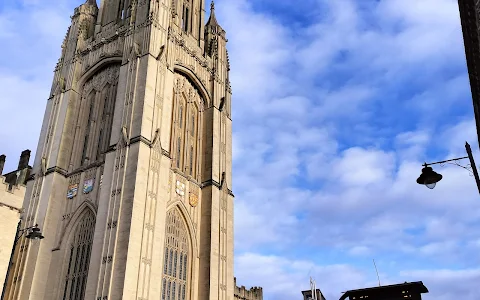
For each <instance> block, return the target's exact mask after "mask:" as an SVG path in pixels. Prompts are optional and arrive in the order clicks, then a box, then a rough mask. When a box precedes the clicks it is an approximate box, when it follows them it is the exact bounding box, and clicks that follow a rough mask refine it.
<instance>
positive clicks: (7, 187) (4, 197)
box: [0, 175, 26, 287]
mask: <svg viewBox="0 0 480 300" xmlns="http://www.w3.org/2000/svg"><path fill="white" fill-rule="evenodd" d="M5 179H6V178H5V176H1V175H0V220H1V222H0V284H2V287H3V284H4V283H5V275H6V273H7V268H8V262H9V260H10V254H11V252H12V247H13V241H14V240H15V234H16V232H17V225H18V221H19V219H20V212H21V208H22V204H23V197H24V196H25V189H26V188H25V186H23V185H11V184H9V183H8V182H6V181H5Z"/></svg>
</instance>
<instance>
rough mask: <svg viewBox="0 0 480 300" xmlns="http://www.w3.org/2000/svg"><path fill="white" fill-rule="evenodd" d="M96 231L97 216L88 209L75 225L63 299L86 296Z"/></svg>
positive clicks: (69, 299)
mask: <svg viewBox="0 0 480 300" xmlns="http://www.w3.org/2000/svg"><path fill="white" fill-rule="evenodd" d="M94 231H95V216H94V214H93V212H92V211H91V210H86V212H85V213H84V215H83V217H82V218H81V219H80V222H79V223H78V224H77V225H76V227H75V231H74V235H73V238H72V240H71V243H70V245H69V246H70V249H69V254H68V265H67V273H66V275H65V281H64V285H65V287H64V291H63V298H62V299H63V300H82V299H83V298H84V293H85V288H86V284H87V276H88V267H89V264H90V254H91V250H92V242H93V233H94Z"/></svg>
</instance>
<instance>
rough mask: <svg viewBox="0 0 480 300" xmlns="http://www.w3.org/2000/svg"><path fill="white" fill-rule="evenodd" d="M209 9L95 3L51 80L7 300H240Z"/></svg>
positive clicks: (226, 89) (221, 59)
mask: <svg viewBox="0 0 480 300" xmlns="http://www.w3.org/2000/svg"><path fill="white" fill-rule="evenodd" d="M204 5H205V4H204V1H203V0H138V1H137V0H104V1H102V2H101V3H99V5H98V4H97V3H96V1H95V0H87V1H86V2H85V3H83V4H81V5H80V6H79V7H77V8H76V9H75V10H74V13H73V16H72V17H71V19H72V22H71V26H70V27H69V29H68V32H67V34H66V37H65V40H64V42H63V45H62V52H61V57H60V59H59V62H58V64H57V66H56V68H55V72H54V79H53V84H52V89H51V93H50V96H49V97H48V100H47V105H46V110H45V116H44V119H43V125H42V129H41V134H40V138H39V143H38V147H37V152H36V157H35V163H34V166H33V170H32V174H33V175H32V176H30V178H29V181H28V184H27V190H26V196H25V200H24V204H23V206H24V213H23V215H22V220H23V221H22V227H28V226H32V225H34V224H38V225H39V227H40V228H41V230H42V233H43V235H44V236H45V238H44V239H43V240H42V241H41V242H40V243H38V244H35V243H30V242H29V241H28V240H26V239H22V240H20V242H19V244H18V246H17V249H19V250H18V253H17V254H16V256H15V257H16V259H15V262H14V267H13V269H12V271H11V278H10V282H11V284H10V285H9V287H8V289H7V291H6V299H22V300H28V299H30V300H57V299H58V300H62V299H69V300H80V299H87V300H107V299H108V300H118V299H128V300H134V299H135V300H154V299H155V300H157V299H168V300H177V299H181V300H184V299H187V300H190V299H192V300H193V299H194V300H197V299H198V300H207V299H211V300H213V299H225V300H233V297H234V281H233V194H232V191H231V188H232V175H231V174H232V173H231V172H232V128H231V124H232V123H231V89H230V83H229V75H228V74H229V62H228V53H227V50H226V43H227V39H226V36H225V31H224V30H223V29H222V28H221V27H220V26H219V24H218V22H217V20H216V18H215V12H214V6H213V3H212V5H211V13H210V18H209V20H208V22H206V23H205V9H204Z"/></svg>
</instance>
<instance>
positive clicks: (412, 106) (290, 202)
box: [0, 0, 480, 300]
mask: <svg viewBox="0 0 480 300" xmlns="http://www.w3.org/2000/svg"><path fill="white" fill-rule="evenodd" d="M47 2H48V1H47ZM47 2H45V1H32V0H28V1H27V0H25V1H20V2H18V3H17V2H16V3H13V2H12V1H10V0H8V1H6V2H3V3H2V4H0V41H1V42H2V44H3V45H4V47H3V48H2V49H1V50H0V51H1V52H2V56H3V57H9V58H10V59H8V60H4V61H2V62H1V63H0V79H1V80H0V88H1V89H2V94H1V96H0V97H1V98H0V101H1V103H2V106H0V115H1V116H2V121H3V123H4V124H14V125H15V126H9V127H10V128H12V129H11V130H9V131H7V130H3V131H2V132H1V133H0V139H1V140H2V141H9V143H2V149H0V150H1V151H5V152H6V154H7V156H8V157H9V158H10V160H9V164H7V169H8V168H10V169H12V168H13V167H14V166H15V165H16V157H17V156H18V154H19V153H20V151H21V150H23V149H24V148H30V149H32V150H34V149H35V145H36V142H37V138H38V131H39V127H40V122H41V118H42V117H43V111H44V106H45V99H46V97H47V96H48V90H49V88H50V84H51V79H52V73H51V70H52V69H53V66H54V65H55V63H56V60H57V58H58V57H57V56H58V53H59V50H60V43H61V40H62V38H63V36H64V34H65V32H66V29H67V26H68V23H69V20H68V16H69V15H70V13H71V12H72V9H73V7H75V6H76V5H78V4H79V2H81V1H75V0H69V1H67V0H64V1H55V3H53V2H52V3H49V2H48V3H47ZM216 4H217V17H218V19H219V21H220V23H221V24H222V26H223V27H224V28H225V29H226V30H227V34H228V38H229V49H230V60H231V67H232V71H231V80H232V85H233V93H234V103H233V110H234V111H233V118H234V123H233V124H234V145H233V155H234V175H233V178H234V187H233V188H234V191H235V194H236V200H235V201H236V202H235V205H236V210H235V247H236V259H235V274H236V276H237V282H238V283H239V284H243V285H247V286H248V285H249V286H259V285H260V286H262V287H263V288H264V294H265V299H289V300H290V299H300V296H301V294H300V291H301V290H304V289H308V288H309V286H308V277H309V276H313V277H315V278H316V280H317V285H318V287H319V288H321V289H322V291H323V292H324V293H325V295H326V296H327V299H329V300H331V299H338V298H339V297H340V296H341V292H344V291H346V290H348V289H355V288H362V287H367V286H375V285H376V284H377V282H376V280H377V279H376V273H375V271H374V268H373V265H372V258H375V259H376V262H377V265H378V267H379V270H380V278H381V281H382V284H389V283H399V282H403V281H417V280H423V281H424V282H425V284H426V285H427V287H428V288H429V290H430V294H429V295H427V296H426V297H425V299H427V300H428V299H456V298H458V295H462V296H461V298H462V299H466V300H470V299H472V300H473V299H475V300H476V299H478V297H479V296H480V294H479V293H478V291H477V289H476V282H477V281H478V279H480V275H479V274H480V273H479V272H480V271H479V270H478V269H474V268H473V267H474V266H476V265H478V264H480V258H479V257H478V255H477V253H478V250H479V248H480V238H479V237H480V224H479V221H478V220H480V201H479V199H478V191H477V189H476V186H475V182H474V180H473V178H472V177H469V176H468V172H467V171H466V170H464V169H462V168H458V167H456V166H452V165H445V166H439V165H437V166H435V170H436V171H437V172H440V173H442V174H443V176H444V179H443V180H442V181H441V182H440V183H439V184H438V185H437V187H435V189H434V190H428V189H426V188H425V187H421V186H418V185H417V184H416V182H415V179H416V178H417V176H418V175H419V174H420V171H421V164H422V163H423V162H424V161H427V162H431V161H437V160H443V159H447V158H452V157H460V156H465V150H464V143H465V141H469V142H470V143H471V145H472V148H473V149H474V155H475V156H476V157H480V153H479V151H478V150H477V149H478V144H477V142H476V139H477V137H476V130H475V124H474V122H473V121H472V117H473V113H472V107H471V106H472V105H471V100H470V97H471V96H470V91H469V86H468V77H467V74H466V67H465V57H464V50H463V44H462V43H463V42H462V36H461V29H460V22H459V16H458V8H457V4H456V1H455V0H435V1H433V0H384V1H373V0H371V1H354V0H338V1H337V0H336V1H327V0H315V1H313V0H312V1H302V2H301V3H296V2H295V4H292V3H286V2H285V3H282V1H273V0H263V1H260V0H222V1H217V3H216ZM24 22H27V23H24ZM21 24H22V26H20V25H21ZM33 49H34V50H35V51H33ZM39 57H41V58H42V59H38V58H39ZM18 107H29V108H30V109H29V110H28V111H25V110H20V109H18ZM20 120H25V121H20ZM11 158H14V159H11ZM462 163H464V165H466V164H467V163H468V162H465V161H463V162H462Z"/></svg>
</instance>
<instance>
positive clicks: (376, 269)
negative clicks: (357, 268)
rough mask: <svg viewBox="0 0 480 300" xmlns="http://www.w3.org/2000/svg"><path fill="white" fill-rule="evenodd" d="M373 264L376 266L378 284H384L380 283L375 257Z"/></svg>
mask: <svg viewBox="0 0 480 300" xmlns="http://www.w3.org/2000/svg"><path fill="white" fill-rule="evenodd" d="M373 265H374V266H375V272H377V279H378V286H382V285H381V284H380V276H378V270H377V264H376V263H375V259H373Z"/></svg>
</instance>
